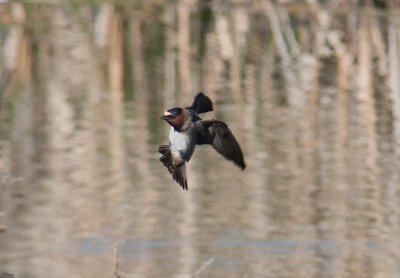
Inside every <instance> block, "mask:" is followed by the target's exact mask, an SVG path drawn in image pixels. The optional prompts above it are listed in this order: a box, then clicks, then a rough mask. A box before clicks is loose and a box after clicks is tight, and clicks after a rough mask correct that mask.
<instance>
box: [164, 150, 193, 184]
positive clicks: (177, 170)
mask: <svg viewBox="0 0 400 278" xmlns="http://www.w3.org/2000/svg"><path fill="white" fill-rule="evenodd" d="M158 152H159V153H161V154H162V156H161V157H160V161H161V162H162V164H163V165H164V166H165V167H166V168H167V169H168V172H169V173H170V174H171V175H172V178H173V179H174V180H175V181H176V182H177V183H179V185H180V186H181V187H182V188H183V189H185V190H188V183H187V176H186V163H185V162H184V161H179V165H178V166H177V163H174V162H175V161H174V157H173V155H172V153H171V149H170V148H169V146H168V145H161V146H159V147H158Z"/></svg>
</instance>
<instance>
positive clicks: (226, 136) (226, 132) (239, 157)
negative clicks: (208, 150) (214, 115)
mask: <svg viewBox="0 0 400 278" xmlns="http://www.w3.org/2000/svg"><path fill="white" fill-rule="evenodd" d="M199 124H201V125H202V129H201V130H202V131H201V132H199V135H198V138H197V144H199V145H200V144H210V145H212V146H213V147H214V149H215V150H216V151H217V152H218V153H220V154H221V155H222V156H224V157H225V158H226V159H228V160H231V161H233V162H234V163H235V164H236V165H238V166H239V167H240V168H242V169H244V168H246V163H245V162H244V159H243V153H242V150H241V148H240V145H239V143H238V142H237V140H236V138H235V136H234V135H233V133H232V131H231V130H230V129H229V127H228V125H227V124H225V123H224V122H222V121H217V120H203V121H200V123H199Z"/></svg>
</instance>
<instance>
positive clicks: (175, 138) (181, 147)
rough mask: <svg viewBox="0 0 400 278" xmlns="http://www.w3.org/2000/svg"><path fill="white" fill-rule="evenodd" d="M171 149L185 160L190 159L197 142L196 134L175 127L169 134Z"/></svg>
mask: <svg viewBox="0 0 400 278" xmlns="http://www.w3.org/2000/svg"><path fill="white" fill-rule="evenodd" d="M169 141H170V144H171V151H172V152H174V153H176V154H178V155H179V156H181V157H182V158H183V159H184V160H186V161H189V159H190V157H191V156H192V154H193V151H194V148H195V147H196V142H194V136H191V134H190V133H183V132H177V131H175V130H174V129H173V128H172V129H171V131H170V134H169Z"/></svg>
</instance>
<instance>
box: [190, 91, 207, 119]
mask: <svg viewBox="0 0 400 278" xmlns="http://www.w3.org/2000/svg"><path fill="white" fill-rule="evenodd" d="M186 109H188V110H191V111H194V112H195V113H196V114H201V113H206V112H210V111H213V105H212V101H211V99H210V98H209V97H208V96H206V95H205V94H203V93H198V94H197V95H196V96H195V98H194V100H193V103H192V105H191V106H189V107H186Z"/></svg>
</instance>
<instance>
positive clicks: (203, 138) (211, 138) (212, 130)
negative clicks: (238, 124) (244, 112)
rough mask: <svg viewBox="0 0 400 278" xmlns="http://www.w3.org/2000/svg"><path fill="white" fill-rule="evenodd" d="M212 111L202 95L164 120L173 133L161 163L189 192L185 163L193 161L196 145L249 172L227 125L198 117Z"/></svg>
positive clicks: (160, 149) (207, 100) (163, 150)
mask: <svg viewBox="0 0 400 278" xmlns="http://www.w3.org/2000/svg"><path fill="white" fill-rule="evenodd" d="M212 110H213V107H212V102H211V100H210V98H208V97H207V96H206V95H204V94H203V93H199V94H197V95H196V97H195V98H194V101H193V103H192V105H191V106H189V107H187V108H185V109H183V108H180V107H175V108H172V109H169V110H167V111H165V112H164V114H163V116H162V117H161V119H163V120H165V121H166V122H167V123H168V124H170V125H171V129H170V133H169V145H161V146H159V148H158V151H159V152H160V153H161V154H162V156H161V158H160V161H161V162H162V163H163V165H164V166H165V167H166V168H167V169H168V172H169V173H170V174H171V175H172V178H173V179H174V180H175V181H176V182H178V183H179V184H180V186H181V187H182V188H183V189H185V190H187V189H188V183H187V177H186V162H188V161H189V160H190V158H191V156H192V154H193V151H194V149H195V147H196V145H204V144H208V145H212V146H213V147H214V149H215V150H216V151H217V152H218V153H220V154H221V155H223V156H224V157H225V158H226V159H228V160H231V161H233V162H234V163H235V164H236V165H237V166H239V167H240V168H242V169H244V168H246V164H245V162H244V159H243V154H242V150H241V148H240V146H239V143H238V142H237V140H236V138H235V137H234V135H233V134H232V132H231V130H230V129H229V128H228V125H227V124H226V123H224V122H222V121H218V120H202V119H201V118H200V117H199V116H198V114H200V113H205V112H209V111H212Z"/></svg>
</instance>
